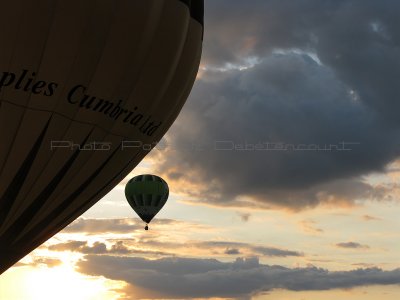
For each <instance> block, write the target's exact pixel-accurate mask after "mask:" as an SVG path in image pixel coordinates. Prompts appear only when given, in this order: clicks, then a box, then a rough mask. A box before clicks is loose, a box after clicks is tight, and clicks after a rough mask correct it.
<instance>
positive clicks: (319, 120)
mask: <svg viewBox="0 0 400 300" xmlns="http://www.w3.org/2000/svg"><path fill="white" fill-rule="evenodd" d="M399 11H400V3H397V2H394V1H375V0H373V1H368V0H366V1H365V0H362V1H361V0H360V1H358V0H357V1H351V0H348V1H336V0H335V1H328V0H303V1H295V2H293V1H285V0H283V1H281V0H280V1H275V0H274V1H271V0H260V1H251V2H245V1H234V0H233V1H231V0H229V1H222V0H221V1H208V2H207V10H206V12H207V14H206V16H207V28H208V30H207V32H206V35H205V46H204V53H205V54H204V60H203V63H204V64H205V65H206V67H207V68H208V71H205V72H204V73H203V75H202V79H199V80H198V81H197V83H196V85H195V88H194V90H193V91H192V95H191V98H190V99H189V101H188V103H187V105H186V106H185V107H184V109H183V112H182V114H181V115H180V117H179V119H178V120H177V122H176V123H175V125H174V126H173V128H172V129H171V131H170V135H169V137H168V138H167V145H169V146H167V148H166V149H164V150H162V151H161V149H160V153H159V154H158V155H159V158H160V157H162V156H163V155H164V157H168V159H165V161H164V162H162V163H160V164H159V171H160V172H163V173H164V174H165V175H167V176H169V175H171V176H169V178H170V179H171V181H174V180H176V181H191V182H192V183H194V184H197V185H198V186H199V187H198V189H196V190H198V191H199V192H198V193H196V191H195V189H186V190H185V191H184V192H185V193H187V194H189V195H190V196H195V197H197V198H200V197H201V198H202V199H200V200H204V201H207V202H208V203H213V204H217V205H232V204H235V205H239V204H240V202H235V203H233V199H234V198H235V197H236V196H250V197H252V198H253V199H257V200H258V202H259V203H260V205H265V206H266V207H268V205H270V204H272V205H280V206H284V207H289V208H293V209H300V208H304V207H313V206H315V205H317V204H319V203H321V202H332V203H337V202H351V201H353V200H354V199H356V198H364V199H366V198H368V199H382V198H384V196H385V191H384V190H383V189H379V188H374V187H372V186H370V185H368V184H366V183H365V182H363V181H362V179H361V176H362V175H367V174H369V173H370V172H373V171H378V172H379V171H384V170H385V166H386V165H387V164H388V163H389V162H391V161H393V160H394V159H396V158H397V157H398V156H399V154H400V147H399V142H400V140H399V136H400V135H399V133H400V126H399V124H400V121H399V120H400V118H398V116H397V115H398V112H399V111H400V101H398V98H399V97H400V84H398V82H400V47H399V45H400V18H399ZM277 50H279V51H277ZM249 57H257V60H254V62H253V63H254V64H255V65H254V66H253V67H248V68H247V69H246V68H245V69H241V70H238V69H234V68H233V69H232V67H234V65H235V64H243V63H244V60H243V59H244V58H247V59H248V58H249ZM213 66H218V67H220V68H221V67H225V70H224V71H221V70H219V71H218V70H216V69H213V68H212V67H213ZM246 147H247V148H246ZM256 147H258V148H256ZM153 155H157V154H153ZM181 186H185V185H181ZM178 188H179V187H178ZM243 205H244V204H243Z"/></svg>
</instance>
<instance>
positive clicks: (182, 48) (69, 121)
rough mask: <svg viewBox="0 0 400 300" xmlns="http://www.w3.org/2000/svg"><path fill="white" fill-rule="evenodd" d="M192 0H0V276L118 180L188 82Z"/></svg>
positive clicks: (171, 116)
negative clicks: (0, 42) (0, 38)
mask: <svg viewBox="0 0 400 300" xmlns="http://www.w3.org/2000/svg"><path fill="white" fill-rule="evenodd" d="M202 17H203V0H191V1H184V0H181V1H180V0H135V1H132V0H37V1H31V0H13V1H5V0H0V36H1V37H2V46H1V47H0V140H1V143H0V274H1V273H2V272H3V271H4V270H6V269H7V268H9V267H10V266H11V265H12V264H14V263H15V262H17V261H18V260H19V259H20V258H22V257H23V256H25V255H26V254H27V253H29V252H30V251H32V250H33V249H34V248H36V247H37V246H39V245H40V244H42V243H43V242H44V241H46V240H47V239H48V238H50V237H51V236H53V235H54V234H55V233H57V232H58V231H60V230H61V229H62V228H64V227H65V226H67V225H68V224H69V223H70V222H72V221H73V220H74V219H75V218H77V217H78V216H79V215H81V214H82V213H83V212H85V211H86V210H87V209H88V208H90V207H91V206H92V205H93V204H94V203H96V202H97V201H98V200H99V199H101V198H102V197H103V196H104V195H105V194H107V193H108V192H109V191H110V190H111V189H112V188H113V187H114V186H115V185H116V184H118V183H119V182H120V181H121V180H122V179H123V178H124V177H125V176H126V175H127V174H128V173H129V172H130V171H131V170H132V169H133V168H134V167H135V166H136V165H137V164H138V163H139V162H140V161H141V160H142V159H143V157H144V156H145V155H146V154H147V153H148V151H149V149H151V148H152V147H154V146H155V144H156V143H157V142H158V141H159V140H160V139H161V137H162V136H163V135H164V133H165V132H166V131H167V129H168V128H169V127H170V126H171V124H172V123H173V121H174V120H175V118H176V117H177V115H178V113H179V111H180V110H181V108H182V105H183V104H184V103H185V101H186V98H187V96H188V94H189V92H190V90H191V88H192V85H193V82H194V80H195V77H196V74H197V70H198V66H199V61H200V55H201V45H202V35H203V23H202Z"/></svg>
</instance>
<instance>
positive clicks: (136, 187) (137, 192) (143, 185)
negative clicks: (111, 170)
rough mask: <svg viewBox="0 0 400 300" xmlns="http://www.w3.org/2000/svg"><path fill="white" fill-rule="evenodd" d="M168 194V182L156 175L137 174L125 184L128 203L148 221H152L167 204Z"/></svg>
mask: <svg viewBox="0 0 400 300" xmlns="http://www.w3.org/2000/svg"><path fill="white" fill-rule="evenodd" d="M168 195H169V188H168V184H167V183H166V182H165V181H164V180H163V179H162V178H160V177H158V176H156V175H150V174H146V175H139V176H136V177H134V178H132V179H131V180H129V181H128V183H127V184H126V186H125V196H126V199H127V200H128V203H129V204H130V206H131V207H132V208H133V210H134V211H135V212H136V213H137V214H138V215H139V217H140V218H141V219H142V220H143V221H144V222H146V223H150V222H151V220H152V219H153V218H154V216H155V215H156V214H157V213H158V212H159V211H160V210H161V208H162V207H163V206H164V205H165V203H166V202H167V199H168Z"/></svg>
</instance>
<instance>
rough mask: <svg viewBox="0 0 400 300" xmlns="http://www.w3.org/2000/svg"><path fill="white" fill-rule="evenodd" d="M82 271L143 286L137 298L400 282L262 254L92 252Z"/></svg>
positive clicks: (393, 276) (382, 274)
mask: <svg viewBox="0 0 400 300" xmlns="http://www.w3.org/2000/svg"><path fill="white" fill-rule="evenodd" d="M78 268H79V271H80V272H82V273H85V274H89V275H93V276H104V277H106V278H109V279H113V280H122V281H126V282H128V283H130V284H131V287H135V288H138V289H140V290H141V291H142V293H143V294H142V295H135V297H137V298H157V296H155V294H158V295H163V296H162V298H163V299H172V298H174V299H191V298H206V297H226V298H233V297H236V298H238V297H246V296H247V297H249V296H251V295H254V294H257V293H260V292H265V291H270V290H273V289H286V290H292V291H316V290H329V289H336V288H352V287H358V286H366V285H374V284H379V285H389V284H399V283H400V270H399V269H396V270H393V271H384V270H381V269H378V268H368V269H356V270H351V271H340V272H339V271H337V272H333V271H328V270H325V269H320V268H316V267H309V268H295V269H290V268H286V267H281V266H268V265H263V264H260V263H259V261H258V259H257V258H249V259H237V260H236V261H234V262H220V261H218V260H214V259H187V258H163V259H158V260H146V259H143V258H133V257H130V258H127V257H112V256H94V255H88V256H86V257H85V260H82V261H80V262H79V263H78Z"/></svg>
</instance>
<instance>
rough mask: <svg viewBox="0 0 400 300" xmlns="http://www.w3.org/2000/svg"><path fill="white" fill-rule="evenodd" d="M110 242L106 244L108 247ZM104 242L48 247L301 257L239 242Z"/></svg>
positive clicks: (99, 251) (159, 253) (89, 251)
mask: <svg viewBox="0 0 400 300" xmlns="http://www.w3.org/2000/svg"><path fill="white" fill-rule="evenodd" d="M110 242H112V240H110V241H108V243H107V244H110ZM107 244H106V243H104V242H99V241H96V242H94V243H93V244H92V245H89V243H88V242H86V241H68V242H65V243H57V244H53V245H50V246H48V249H49V250H51V251H60V252H61V251H71V252H79V253H82V254H115V255H127V256H132V255H142V254H143V255H155V256H173V255H175V253H176V251H177V250H179V253H180V254H186V255H190V256H194V255H201V254H207V255H209V256H213V255H214V256H217V257H221V256H224V255H238V254H242V255H243V254H244V255H247V256H263V257H281V258H282V257H302V256H303V253H301V252H298V251H293V250H286V249H279V248H276V247H265V246H260V245H252V244H248V243H240V242H225V241H187V242H168V241H160V240H157V239H137V240H135V241H134V243H132V242H131V241H130V240H126V241H123V240H118V241H114V242H112V243H111V245H109V246H107Z"/></svg>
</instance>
